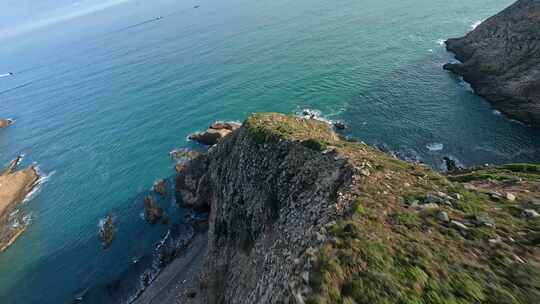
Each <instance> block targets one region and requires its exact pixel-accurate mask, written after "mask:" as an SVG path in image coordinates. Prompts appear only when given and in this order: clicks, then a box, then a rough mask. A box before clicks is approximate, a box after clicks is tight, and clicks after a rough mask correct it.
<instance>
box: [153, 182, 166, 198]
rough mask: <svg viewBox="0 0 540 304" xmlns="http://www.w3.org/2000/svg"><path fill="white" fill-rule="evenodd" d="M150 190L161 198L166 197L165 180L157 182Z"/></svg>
mask: <svg viewBox="0 0 540 304" xmlns="http://www.w3.org/2000/svg"><path fill="white" fill-rule="evenodd" d="M152 190H153V191H154V192H156V193H158V194H159V195H161V196H165V195H167V184H166V182H165V180H164V179H160V180H158V181H157V182H156V183H155V184H154V186H153V187H152Z"/></svg>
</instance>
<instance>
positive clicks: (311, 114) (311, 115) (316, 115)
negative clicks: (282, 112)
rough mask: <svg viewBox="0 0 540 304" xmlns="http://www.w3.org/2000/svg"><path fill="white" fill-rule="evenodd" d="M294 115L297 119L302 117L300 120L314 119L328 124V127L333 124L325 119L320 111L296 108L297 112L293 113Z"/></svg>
mask: <svg viewBox="0 0 540 304" xmlns="http://www.w3.org/2000/svg"><path fill="white" fill-rule="evenodd" d="M294 114H295V115H296V116H298V117H302V118H306V119H316V120H319V121H322V122H325V123H327V124H330V125H332V124H334V122H335V121H333V120H331V119H328V118H327V117H325V115H323V114H322V111H320V110H317V109H309V108H304V109H300V108H297V110H296V111H295V112H294Z"/></svg>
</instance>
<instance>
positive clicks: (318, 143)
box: [302, 138, 328, 151]
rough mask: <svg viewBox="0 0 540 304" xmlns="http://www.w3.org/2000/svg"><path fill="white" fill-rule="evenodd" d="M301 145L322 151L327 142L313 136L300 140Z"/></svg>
mask: <svg viewBox="0 0 540 304" xmlns="http://www.w3.org/2000/svg"><path fill="white" fill-rule="evenodd" d="M302 145H303V146H305V147H307V148H309V149H312V150H315V151H323V150H325V149H326V148H327V147H328V144H327V143H326V142H325V141H322V140H318V139H314V138H310V139H306V140H304V141H302Z"/></svg>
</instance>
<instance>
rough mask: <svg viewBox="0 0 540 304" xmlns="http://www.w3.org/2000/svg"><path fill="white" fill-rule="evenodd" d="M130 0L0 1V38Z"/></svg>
mask: <svg viewBox="0 0 540 304" xmlns="http://www.w3.org/2000/svg"><path fill="white" fill-rule="evenodd" d="M126 1H131V0H1V1H0V39H4V38H9V37H13V36H17V35H19V34H24V33H27V32H31V31H32V30H35V29H38V28H42V27H45V26H48V25H51V24H56V23H59V22H62V21H66V20H69V19H73V18H76V17H79V16H82V15H86V14H89V13H93V12H96V11H99V10H102V9H104V8H107V7H110V6H113V5H116V4H120V3H122V2H126Z"/></svg>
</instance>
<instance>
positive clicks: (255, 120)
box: [244, 113, 338, 150]
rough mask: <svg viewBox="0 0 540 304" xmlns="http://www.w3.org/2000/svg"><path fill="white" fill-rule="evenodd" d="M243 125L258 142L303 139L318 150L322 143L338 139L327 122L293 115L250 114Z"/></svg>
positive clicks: (322, 145)
mask: <svg viewBox="0 0 540 304" xmlns="http://www.w3.org/2000/svg"><path fill="white" fill-rule="evenodd" d="M244 125H245V127H246V129H247V130H248V132H249V134H250V135H251V136H252V138H253V139H254V140H255V141H256V142H257V143H259V144H262V143H265V142H276V141H279V140H280V139H289V140H299V141H304V142H305V143H306V146H308V147H309V148H314V149H319V150H320V149H322V148H323V147H324V146H325V145H326V144H324V143H327V142H332V141H337V140H338V137H337V135H336V134H335V133H334V131H333V130H332V128H331V127H330V125H328V124H327V123H325V122H322V121H318V120H315V119H303V118H299V117H296V116H293V115H284V114H279V113H257V114H252V115H251V116H249V117H248V119H247V120H246V122H245V124H244Z"/></svg>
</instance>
